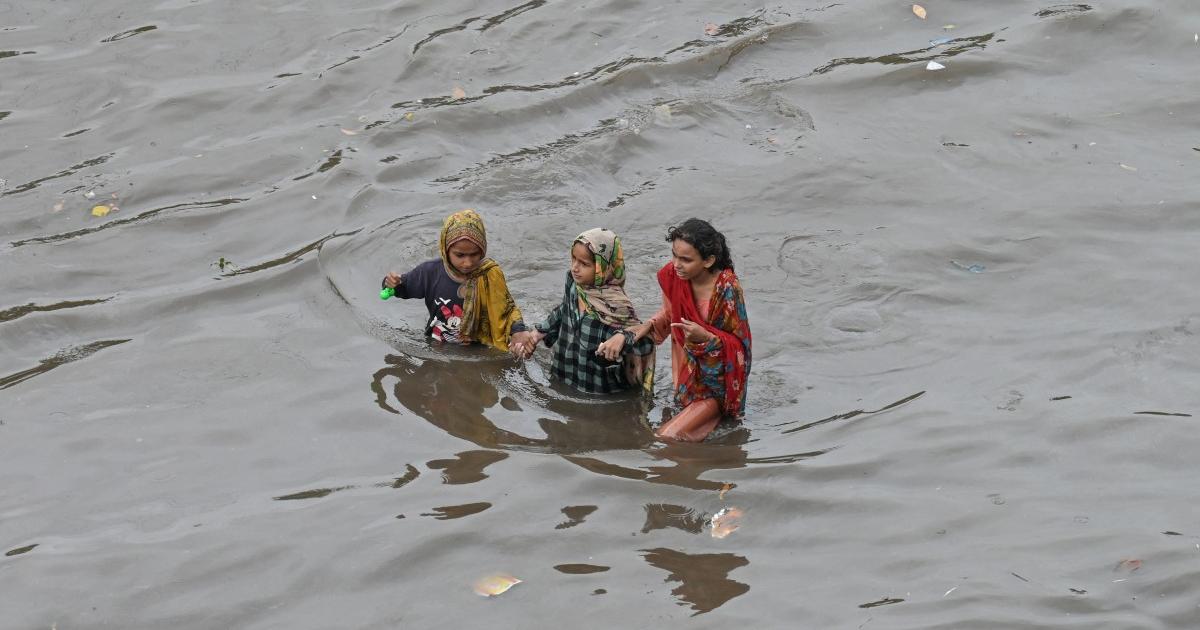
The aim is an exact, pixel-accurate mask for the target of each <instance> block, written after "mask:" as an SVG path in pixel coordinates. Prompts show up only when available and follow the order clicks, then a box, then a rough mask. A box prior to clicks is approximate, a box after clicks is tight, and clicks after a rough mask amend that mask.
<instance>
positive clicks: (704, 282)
mask: <svg viewBox="0 0 1200 630" xmlns="http://www.w3.org/2000/svg"><path fill="white" fill-rule="evenodd" d="M716 277H717V272H716V271H713V270H711V269H706V270H705V271H704V273H702V274H700V275H698V276H696V277H695V278H692V279H691V283H692V286H694V287H706V286H708V285H710V284H712V283H713V280H715V279H716Z"/></svg>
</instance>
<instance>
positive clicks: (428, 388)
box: [371, 354, 824, 518]
mask: <svg viewBox="0 0 1200 630" xmlns="http://www.w3.org/2000/svg"><path fill="white" fill-rule="evenodd" d="M384 362H385V363H386V364H387V365H386V367H382V368H379V369H377V370H376V371H375V372H374V374H373V375H372V379H371V391H372V392H373V393H374V394H375V403H376V404H377V405H378V406H379V407H380V408H381V409H384V410H387V411H389V412H391V413H395V414H400V410H399V409H397V408H396V407H395V406H393V401H396V402H398V403H399V405H400V406H401V407H404V408H405V409H408V410H409V411H411V412H413V413H415V414H416V415H417V416H419V417H421V418H423V419H425V420H426V421H428V422H429V423H430V424H432V425H433V426H435V427H438V428H439V429H441V430H443V431H445V432H446V433H448V434H450V435H453V436H455V437H457V438H461V439H464V440H467V441H469V442H471V443H473V444H475V445H477V446H480V447H481V448H483V449H487V450H475V451H465V452H461V453H458V454H457V455H455V459H438V460H433V461H430V462H429V463H428V466H429V468H431V469H435V470H442V477H443V479H444V480H445V482H446V483H448V484H466V483H474V482H476V481H480V480H482V479H485V478H486V477H487V475H486V474H485V473H484V472H483V471H484V469H485V468H486V467H488V466H490V465H491V464H494V463H496V462H498V461H500V460H502V459H504V458H505V457H506V455H504V454H503V453H501V452H498V451H500V450H518V451H535V452H545V453H554V454H557V455H560V456H562V457H563V459H565V460H566V461H568V462H571V463H573V464H575V465H577V466H579V467H580V468H583V469H584V470H588V471H591V472H593V473H596V474H600V475H605V476H610V477H618V478H622V479H633V480H639V481H647V482H650V483H654V484H666V485H672V486H679V487H683V488H692V489H695V490H720V489H721V488H722V486H723V485H724V483H723V482H721V481H714V480H709V479H702V478H701V477H702V476H703V475H705V474H706V473H708V472H710V471H713V470H732V469H738V468H744V467H745V466H746V465H747V462H748V458H747V454H746V450H745V448H744V445H745V444H746V443H747V442H748V441H749V435H750V434H749V431H748V430H746V429H745V428H742V427H737V428H733V429H732V430H729V431H726V432H724V433H723V434H722V435H721V436H720V437H719V438H718V439H717V440H715V441H713V442H708V443H705V444H687V443H666V444H664V443H662V442H658V441H657V440H655V439H654V435H653V433H652V432H651V431H650V430H649V428H648V425H647V424H646V407H645V403H644V402H643V401H642V400H641V399H639V398H636V397H632V396H631V397H620V396H613V397H582V396H580V397H569V396H568V395H567V394H564V393H562V392H561V391H560V390H558V389H556V388H553V387H551V388H547V387H544V386H541V385H538V384H535V383H532V382H529V381H528V380H526V381H522V382H516V383H514V382H513V381H514V379H519V378H520V377H521V376H524V372H522V371H521V370H518V369H515V368H514V367H513V363H512V362H511V361H510V360H507V359H503V358H500V359H490V358H489V359H482V360H480V359H477V358H476V359H474V360H472V359H470V358H466V357H463V358H457V357H456V358H452V359H450V360H442V359H421V358H417V357H411V356H405V355H395V354H389V355H387V356H386V357H384ZM514 374H516V375H518V376H514ZM393 379H394V384H392V381H393ZM388 385H391V387H390V391H389V388H388ZM518 398H519V399H520V400H517V399H518ZM551 416H554V417H551ZM535 418H536V419H535ZM498 423H504V424H505V427H501V426H500V425H499V424H498ZM509 426H518V427H520V429H517V428H506V427H509ZM534 427H536V428H537V429H538V430H540V432H541V435H540V436H539V435H528V434H526V433H522V432H521V431H525V432H530V431H532V430H533V429H534ZM821 452H824V451H820V452H816V453H807V454H803V456H812V455H817V454H820V453H821ZM580 453H588V454H587V455H581V454H580ZM603 453H614V454H628V453H640V454H641V455H639V460H640V461H646V460H647V458H648V463H646V464H645V465H641V466H636V467H635V466H629V465H626V464H620V463H616V462H613V461H609V460H608V459H606V458H605V456H604V455H602V454H603ZM788 457H789V458H791V457H793V456H788ZM797 458H799V457H797ZM769 459H770V463H776V461H777V460H775V459H773V458H769ZM764 463H768V462H764ZM568 517H569V518H573V517H571V516H570V515H569V514H568Z"/></svg>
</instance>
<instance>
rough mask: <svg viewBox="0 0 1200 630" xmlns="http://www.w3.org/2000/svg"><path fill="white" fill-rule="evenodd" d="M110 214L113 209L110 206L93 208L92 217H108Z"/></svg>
mask: <svg viewBox="0 0 1200 630" xmlns="http://www.w3.org/2000/svg"><path fill="white" fill-rule="evenodd" d="M109 212H112V208H110V207H108V206H96V207H94V208H92V216H94V217H102V216H105V215H107V214H108V213H109Z"/></svg>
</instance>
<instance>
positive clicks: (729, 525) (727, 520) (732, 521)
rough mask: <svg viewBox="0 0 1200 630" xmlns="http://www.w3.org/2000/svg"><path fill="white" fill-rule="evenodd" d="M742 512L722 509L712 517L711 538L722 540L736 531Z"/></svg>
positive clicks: (735, 509)
mask: <svg viewBox="0 0 1200 630" xmlns="http://www.w3.org/2000/svg"><path fill="white" fill-rule="evenodd" d="M741 518H742V511H741V510H740V509H738V508H735V507H727V508H722V509H721V511H720V512H717V513H716V514H713V517H712V537H713V538H724V537H726V536H728V535H730V534H732V533H733V532H735V531H737V528H738V521H739V520H741Z"/></svg>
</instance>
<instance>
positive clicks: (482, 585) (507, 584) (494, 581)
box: [475, 575, 521, 597]
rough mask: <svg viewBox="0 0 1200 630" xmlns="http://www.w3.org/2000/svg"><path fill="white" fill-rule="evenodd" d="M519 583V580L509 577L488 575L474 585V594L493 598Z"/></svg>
mask: <svg viewBox="0 0 1200 630" xmlns="http://www.w3.org/2000/svg"><path fill="white" fill-rule="evenodd" d="M520 583H521V580H518V579H517V578H515V577H513V576H511V575H489V576H488V577H485V578H483V579H481V580H479V581H478V582H476V583H475V592H476V593H478V594H479V595H481V596H483V597H495V596H497V595H503V594H504V592H505V591H507V590H508V589H510V588H512V587H514V586H516V585H518V584H520Z"/></svg>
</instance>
